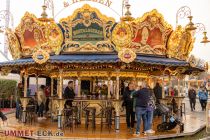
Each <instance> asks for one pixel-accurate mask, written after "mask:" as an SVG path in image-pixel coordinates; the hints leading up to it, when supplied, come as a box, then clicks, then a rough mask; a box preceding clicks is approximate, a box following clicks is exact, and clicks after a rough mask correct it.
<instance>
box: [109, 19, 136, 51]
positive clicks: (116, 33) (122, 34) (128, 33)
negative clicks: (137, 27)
mask: <svg viewBox="0 0 210 140" xmlns="http://www.w3.org/2000/svg"><path fill="white" fill-rule="evenodd" d="M132 34H133V33H132V29H131V27H130V25H129V24H127V23H126V22H121V23H118V24H117V25H116V26H115V28H114V30H113V31H112V41H113V42H114V44H115V45H116V49H117V50H118V51H120V50H121V49H122V48H125V47H129V46H130V43H131V40H132Z"/></svg>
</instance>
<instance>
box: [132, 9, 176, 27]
mask: <svg viewBox="0 0 210 140" xmlns="http://www.w3.org/2000/svg"><path fill="white" fill-rule="evenodd" d="M148 17H152V18H151V21H152V23H153V24H155V23H156V21H157V19H159V20H160V22H161V23H162V24H163V26H164V27H165V28H170V29H172V26H171V25H170V24H168V23H167V22H166V21H165V20H164V17H163V15H162V14H160V13H159V12H158V11H157V10H156V9H153V10H152V11H150V12H147V13H144V15H143V16H142V17H139V18H136V19H135V20H134V22H135V23H137V24H138V23H141V22H143V21H145V20H146V19H147V18H148ZM153 17H156V18H153Z"/></svg>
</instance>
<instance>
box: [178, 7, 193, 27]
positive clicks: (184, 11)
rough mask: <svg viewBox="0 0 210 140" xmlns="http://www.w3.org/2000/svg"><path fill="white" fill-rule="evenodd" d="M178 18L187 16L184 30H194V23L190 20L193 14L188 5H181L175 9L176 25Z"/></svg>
mask: <svg viewBox="0 0 210 140" xmlns="http://www.w3.org/2000/svg"><path fill="white" fill-rule="evenodd" d="M179 18H188V19H189V23H188V24H187V25H186V30H188V31H194V30H196V27H195V26H194V23H193V22H192V18H193V16H192V15H191V9H190V8H189V7H188V6H182V7H181V8H179V10H178V11H177V13H176V26H177V25H178V19H179Z"/></svg>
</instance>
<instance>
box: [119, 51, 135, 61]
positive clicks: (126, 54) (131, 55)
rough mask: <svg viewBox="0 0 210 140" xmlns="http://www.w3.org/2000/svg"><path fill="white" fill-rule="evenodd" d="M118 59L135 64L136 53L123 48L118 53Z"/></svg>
mask: <svg viewBox="0 0 210 140" xmlns="http://www.w3.org/2000/svg"><path fill="white" fill-rule="evenodd" d="M118 57H119V58H120V60H121V61H122V62H125V63H130V62H133V61H134V60H135V58H136V53H135V52H133V51H132V50H131V49H129V48H123V49H121V51H119V52H118Z"/></svg>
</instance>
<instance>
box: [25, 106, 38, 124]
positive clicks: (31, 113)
mask: <svg viewBox="0 0 210 140" xmlns="http://www.w3.org/2000/svg"><path fill="white" fill-rule="evenodd" d="M35 111H36V107H35V105H27V107H26V123H29V124H30V125H32V124H33V123H35V118H36V112H35Z"/></svg>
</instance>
